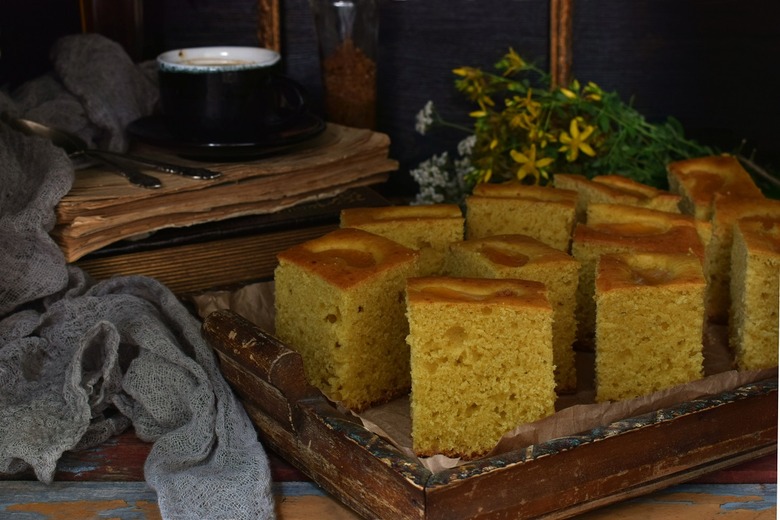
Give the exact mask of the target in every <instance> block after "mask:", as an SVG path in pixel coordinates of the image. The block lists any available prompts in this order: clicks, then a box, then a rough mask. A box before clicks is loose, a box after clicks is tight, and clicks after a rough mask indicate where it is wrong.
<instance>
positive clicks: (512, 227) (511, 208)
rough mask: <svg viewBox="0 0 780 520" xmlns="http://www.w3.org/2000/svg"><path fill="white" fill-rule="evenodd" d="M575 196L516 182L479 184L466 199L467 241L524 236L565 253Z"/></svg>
mask: <svg viewBox="0 0 780 520" xmlns="http://www.w3.org/2000/svg"><path fill="white" fill-rule="evenodd" d="M576 206H577V193H576V192H573V191H569V190H563V189H555V188H552V187H549V186H527V185H524V184H520V183H519V182H505V183H500V184H478V185H477V186H475V187H474V190H473V192H472V195H470V196H469V197H467V198H466V238H468V239H472V238H483V237H489V236H493V235H515V234H518V235H527V236H530V237H533V238H535V239H537V240H541V241H542V242H544V243H545V244H547V245H549V246H551V247H554V248H555V249H559V250H561V251H568V250H569V246H570V243H571V233H572V229H573V226H574V219H575V210H576Z"/></svg>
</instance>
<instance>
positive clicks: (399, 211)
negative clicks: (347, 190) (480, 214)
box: [341, 204, 463, 227]
mask: <svg viewBox="0 0 780 520" xmlns="http://www.w3.org/2000/svg"><path fill="white" fill-rule="evenodd" d="M450 218H453V219H462V218H463V214H462V212H461V210H460V207H459V206H458V205H456V204H427V205H417V206H379V207H368V208H347V209H343V210H341V227H352V226H359V225H362V224H368V223H372V222H377V221H385V220H415V221H419V220H428V219H437V220H438V219H450Z"/></svg>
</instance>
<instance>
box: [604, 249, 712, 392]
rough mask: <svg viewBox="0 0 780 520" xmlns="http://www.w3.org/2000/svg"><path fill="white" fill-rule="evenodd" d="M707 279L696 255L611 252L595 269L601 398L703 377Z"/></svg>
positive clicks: (648, 390)
mask: <svg viewBox="0 0 780 520" xmlns="http://www.w3.org/2000/svg"><path fill="white" fill-rule="evenodd" d="M705 287H706V281H705V279H704V273H703V272H702V267H701V263H700V262H699V261H698V259H697V258H696V257H693V256H690V255H680V254H655V253H632V254H616V255H604V256H602V257H601V258H600V260H599V263H598V268H597V273H596V294H595V296H596V306H597V315H596V401H598V402H605V401H618V400H621V399H632V398H635V397H639V396H643V395H647V394H650V393H652V392H655V391H658V390H662V389H665V388H669V387H672V386H675V385H679V384H684V383H688V382H691V381H695V380H697V379H700V378H702V377H703V375H704V374H703V363H704V357H703V353H702V348H703V347H702V345H703V327H704V316H705V313H704V291H705Z"/></svg>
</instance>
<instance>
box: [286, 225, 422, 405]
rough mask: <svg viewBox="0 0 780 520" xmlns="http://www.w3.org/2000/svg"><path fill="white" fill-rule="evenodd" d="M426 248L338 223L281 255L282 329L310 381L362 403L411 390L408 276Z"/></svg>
mask: <svg viewBox="0 0 780 520" xmlns="http://www.w3.org/2000/svg"><path fill="white" fill-rule="evenodd" d="M418 256H419V253H418V252H417V251H414V250H412V249H409V248H407V247H404V246H402V245H400V244H398V243H397V242H394V241H392V240H390V239H388V238H385V237H382V236H379V235H375V234H373V233H369V232H367V231H363V230H360V229H337V230H335V231H333V232H331V233H328V234H326V235H324V236H322V237H320V238H316V239H313V240H310V241H308V242H305V243H303V244H300V245H297V246H294V247H291V248H289V249H287V250H285V251H283V252H281V253H279V255H278V259H279V265H278V266H277V268H276V271H275V273H274V282H275V308H276V318H275V325H276V335H277V336H278V337H279V338H280V339H281V340H282V341H284V342H285V343H287V344H288V345H290V346H291V347H292V348H294V349H295V350H297V351H298V352H300V354H301V357H302V358H303V364H304V369H305V371H306V376H307V379H308V380H309V382H310V383H311V384H312V385H313V386H315V387H317V388H319V389H320V390H322V392H323V393H324V394H325V395H326V396H327V397H329V398H330V399H332V400H333V401H337V402H340V403H341V404H343V405H344V406H345V407H347V408H350V409H352V410H355V411H359V410H362V409H365V408H367V407H368V406H370V405H372V404H377V403H380V402H383V401H387V400H390V399H392V398H394V397H396V396H399V395H402V394H405V393H407V392H408V391H409V385H410V379H409V348H408V346H407V344H406V334H407V332H408V326H407V323H406V316H405V311H406V309H405V307H404V290H405V287H406V279H407V278H408V277H410V276H413V275H415V274H416V273H417V261H418Z"/></svg>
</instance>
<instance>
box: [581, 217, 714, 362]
mask: <svg viewBox="0 0 780 520" xmlns="http://www.w3.org/2000/svg"><path fill="white" fill-rule="evenodd" d="M631 252H649V253H681V254H689V255H692V256H693V257H695V258H696V259H697V261H699V262H700V263H701V264H702V265H703V264H704V261H705V255H704V246H703V244H702V242H701V239H700V237H699V234H698V232H697V230H696V227H694V226H684V225H683V226H677V225H674V224H673V223H664V222H662V221H656V222H653V221H648V222H631V223H614V224H598V225H593V226H590V225H586V224H578V225H577V227H576V228H575V231H574V239H573V241H572V256H574V258H576V259H577V260H579V261H580V265H581V267H580V280H579V283H578V284H577V313H576V314H577V341H578V343H579V344H580V345H581V346H582V347H583V348H585V349H590V348H592V347H593V344H594V343H593V338H594V333H595V323H596V304H595V302H594V299H593V298H594V288H595V277H596V265H597V263H598V259H599V258H600V257H601V256H602V255H604V254H607V253H631Z"/></svg>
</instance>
